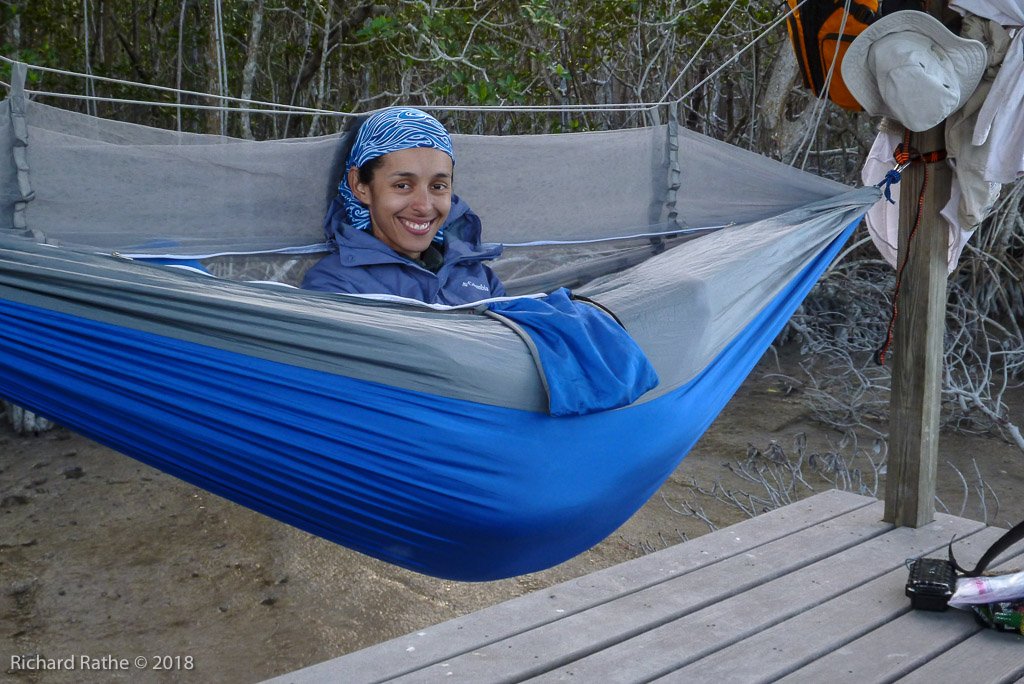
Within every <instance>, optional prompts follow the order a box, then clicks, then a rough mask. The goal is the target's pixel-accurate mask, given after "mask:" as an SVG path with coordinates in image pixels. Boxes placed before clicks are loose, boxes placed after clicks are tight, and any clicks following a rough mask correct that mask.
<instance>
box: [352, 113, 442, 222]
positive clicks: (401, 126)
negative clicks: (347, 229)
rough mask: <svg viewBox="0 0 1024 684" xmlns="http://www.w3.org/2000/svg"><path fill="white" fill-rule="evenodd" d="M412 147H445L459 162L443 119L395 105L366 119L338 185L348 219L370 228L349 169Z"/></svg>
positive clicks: (368, 216) (364, 208)
mask: <svg viewBox="0 0 1024 684" xmlns="http://www.w3.org/2000/svg"><path fill="white" fill-rule="evenodd" d="M412 147H432V148H434V149H437V150H441V151H442V152H446V153H447V154H448V156H449V157H451V158H452V164H455V153H454V152H452V139H451V137H450V136H449V135H448V131H446V130H445V129H444V126H442V125H441V122H440V121H438V120H437V119H435V118H434V117H432V116H430V115H429V114H427V113H426V112H422V111H420V110H418V109H412V108H409V107H393V108H391V109H385V110H383V111H380V112H377V113H376V114H374V115H372V116H371V117H370V118H368V119H367V120H366V121H364V122H363V125H362V126H361V127H360V128H359V132H358V133H357V134H356V139H355V142H354V143H353V144H352V151H351V152H350V153H349V155H348V161H347V162H346V164H345V173H344V174H343V175H342V177H341V184H340V185H338V194H339V195H340V196H341V198H342V199H343V200H344V202H345V211H346V212H347V213H348V222H349V224H350V225H351V226H352V227H353V228H357V229H359V230H368V229H369V228H370V212H369V210H368V209H367V208H366V205H364V204H363V203H362V202H360V201H359V200H358V199H356V196H355V195H354V194H352V188H351V187H350V186H349V184H348V170H349V169H350V168H352V167H353V166H362V165H363V164H365V163H366V162H368V161H370V160H371V159H376V158H377V157H381V156H383V155H385V154H387V153H389V152H396V151H398V150H407V149H409V148H412ZM434 240H435V241H436V242H441V241H442V240H443V236H442V234H441V231H440V230H439V231H437V235H435V236H434Z"/></svg>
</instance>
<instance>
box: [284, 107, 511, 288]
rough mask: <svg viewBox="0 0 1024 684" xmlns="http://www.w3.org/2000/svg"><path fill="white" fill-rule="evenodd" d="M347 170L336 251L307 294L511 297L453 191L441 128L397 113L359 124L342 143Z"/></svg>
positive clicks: (333, 236)
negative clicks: (488, 264)
mask: <svg viewBox="0 0 1024 684" xmlns="http://www.w3.org/2000/svg"><path fill="white" fill-rule="evenodd" d="M342 145H343V147H342V152H343V158H344V159H345V160H346V162H345V171H344V173H343V174H342V178H341V183H340V184H339V186H338V196H337V197H335V198H334V201H333V202H332V203H331V206H330V208H329V209H328V211H327V219H326V221H325V223H324V232H325V233H326V235H327V240H328V242H329V243H330V245H331V247H332V252H331V254H329V255H327V256H325V257H324V258H323V259H321V260H320V261H319V262H318V263H317V264H316V265H315V266H313V268H311V269H310V270H309V272H308V273H307V274H306V277H305V279H304V280H303V282H302V287H303V288H306V289H309V290H322V291H326V292H347V293H352V294H393V295H400V296H402V297H409V298H411V299H418V300H420V301H424V302H427V303H431V304H451V305H457V304H466V303H469V302H474V301H478V300H481V299H487V298H488V297H500V296H503V295H504V294H505V288H504V287H503V286H502V284H501V281H500V280H498V277H497V276H496V275H494V273H493V272H492V271H491V269H490V268H488V267H487V266H486V265H485V264H484V261H487V260H489V259H494V258H496V257H498V256H499V255H500V254H501V245H485V244H481V242H480V219H479V217H478V216H477V215H476V214H474V213H473V212H472V211H471V210H470V208H469V206H468V205H467V204H466V203H465V202H464V201H462V200H460V199H459V198H458V197H457V196H456V195H455V194H454V193H453V192H452V180H453V174H454V168H455V155H454V153H453V152H452V145H451V138H450V137H449V135H448V132H447V131H446V130H445V128H444V126H442V125H441V123H440V122H438V121H437V119H435V118H434V117H432V116H430V115H429V114H427V113H425V112H422V111H420V110H418V109H410V108H403V107H396V108H392V109H386V110H383V111H380V112H377V113H376V114H373V115H371V116H369V117H366V118H363V119H357V120H356V123H355V125H354V126H353V128H352V129H351V130H350V131H349V132H348V134H347V135H346V136H345V139H344V141H343V143H342Z"/></svg>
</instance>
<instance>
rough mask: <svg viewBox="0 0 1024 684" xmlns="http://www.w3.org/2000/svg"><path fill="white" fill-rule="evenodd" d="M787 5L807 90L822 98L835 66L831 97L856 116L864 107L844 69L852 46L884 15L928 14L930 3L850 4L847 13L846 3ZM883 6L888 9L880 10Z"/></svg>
mask: <svg viewBox="0 0 1024 684" xmlns="http://www.w3.org/2000/svg"><path fill="white" fill-rule="evenodd" d="M786 1H787V2H788V3H789V8H790V10H793V12H792V14H790V15H789V18H788V19H787V27H788V28H789V39H790V40H791V41H792V43H793V49H794V50H795V51H796V60H797V62H798V63H799V64H800V72H801V73H802V74H803V77H804V86H806V87H807V88H809V89H811V90H812V91H814V94H815V95H817V96H818V97H821V96H822V95H823V91H824V90H825V81H826V80H827V78H828V72H829V68H830V67H832V65H833V63H834V64H835V68H834V70H833V73H832V81H831V82H830V83H829V88H828V96H829V98H830V99H831V100H832V101H833V102H835V103H836V104H837V105H839V106H840V107H842V108H843V109H849V110H851V111H855V112H859V111H861V110H862V109H863V107H861V106H860V104H859V103H858V102H857V100H855V99H854V98H853V95H851V94H850V91H849V90H848V89H847V87H846V83H845V82H844V81H843V73H842V69H841V67H842V64H843V57H844V56H845V55H846V49H847V48H848V47H849V46H850V43H852V42H853V39H854V38H856V37H857V36H859V35H860V34H861V32H862V31H863V30H864V29H866V28H867V27H868V25H869V24H871V23H872V22H873V21H875V20H876V19H878V18H879V17H881V16H882V15H883V14H889V13H890V12H896V11H900V10H924V9H925V7H926V5H927V0H884V1H883V2H879V0H849V12H848V13H847V12H846V11H845V9H844V8H845V7H846V4H847V3H846V0H807V1H806V2H804V3H803V4H801V2H800V0H786ZM879 5H884V7H883V8H880V7H879ZM844 14H845V15H846V23H845V25H844V23H843V16H844ZM840 28H841V29H842V31H840ZM837 52H838V53H839V54H838V55H837V54H836V53H837Z"/></svg>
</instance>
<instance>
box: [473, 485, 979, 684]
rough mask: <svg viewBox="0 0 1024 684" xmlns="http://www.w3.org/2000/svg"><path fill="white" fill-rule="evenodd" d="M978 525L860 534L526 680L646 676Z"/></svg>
mask: <svg viewBox="0 0 1024 684" xmlns="http://www.w3.org/2000/svg"><path fill="white" fill-rule="evenodd" d="M881 507H882V504H881V502H879V503H878V505H877V508H876V507H872V509H870V510H871V512H872V513H873V514H874V515H876V516H878V517H880V516H881V513H882V508H881ZM848 524H849V523H848ZM862 524H864V523H862ZM982 529H984V525H983V524H982V523H978V522H974V521H970V520H965V519H963V518H955V517H953V516H948V515H940V516H937V518H936V521H935V522H933V523H931V524H930V525H927V526H925V527H923V528H921V529H910V528H905V527H904V528H898V529H894V530H890V531H888V532H886V533H885V534H883V535H881V536H875V535H863V536H862V537H861V538H860V539H859V540H858V543H857V544H855V545H849V546H847V547H846V548H845V549H844V550H842V551H841V552H837V553H830V554H828V555H827V556H826V557H824V558H823V559H821V558H819V559H818V560H817V561H816V562H813V564H809V565H807V566H806V567H800V568H798V569H793V570H792V571H788V572H786V573H784V574H782V575H781V576H778V577H777V578H775V577H766V578H765V580H766V581H765V582H763V583H760V584H759V585H757V586H754V587H752V588H750V589H747V590H744V591H742V592H737V594H736V595H734V596H730V597H728V598H725V599H723V600H720V601H715V602H714V603H712V604H710V605H707V606H706V607H704V608H702V609H700V610H698V611H696V612H693V613H691V614H688V615H685V616H682V617H680V618H679V619H675V620H673V621H672V622H670V623H667V624H664V625H662V626H660V627H657V628H655V629H651V630H649V631H646V632H644V633H642V634H639V635H638V636H635V637H633V638H631V639H628V640H623V641H622V642H621V643H618V644H614V645H611V646H608V647H605V648H603V649H602V650H600V651H599V652H596V653H594V654H593V655H591V656H589V657H586V658H583V659H580V660H578V661H576V662H573V663H571V664H569V665H567V666H565V667H560V668H559V669H557V670H554V671H552V672H549V673H547V674H546V675H543V676H540V677H538V678H536V679H535V680H531V681H535V682H538V683H540V682H545V683H550V682H569V681H572V682H581V681H582V682H590V681H600V682H602V684H617V683H626V682H645V681H650V680H651V679H653V678H656V677H659V676H664V675H666V674H669V673H671V672H673V671H674V670H677V669H679V668H681V667H683V666H685V665H687V664H689V663H692V662H695V661H697V660H698V659H700V658H703V657H706V656H707V655H709V654H711V653H714V652H716V651H718V650H720V649H722V648H725V647H727V646H729V645H731V644H734V643H738V642H740V641H741V640H743V639H745V638H748V637H751V636H754V635H756V634H757V633H758V632H761V631H763V630H766V629H769V628H771V627H772V626H773V625H776V624H779V623H780V622H782V621H783V620H786V619H788V618H791V617H794V616H796V615H798V614H800V613H801V612H803V611H806V610H810V609H812V608H813V607H814V606H817V605H819V604H820V603H823V602H825V601H828V600H830V599H833V598H835V597H836V596H840V595H842V594H843V593H845V592H848V591H849V590H850V589H851V588H852V587H857V586H860V585H862V584H865V583H867V582H870V581H872V580H874V579H876V578H878V577H880V576H881V575H883V574H886V573H888V572H890V571H892V570H894V569H896V568H902V567H903V564H904V562H905V560H906V559H907V557H908V556H911V557H913V556H918V555H922V554H927V553H931V552H933V551H935V550H937V549H940V548H942V547H943V546H944V545H945V544H947V543H948V542H949V539H950V537H951V536H952V535H953V534H954V533H955V534H956V535H957V536H960V535H964V534H971V533H974V532H978V531H980V530H982ZM835 532H836V533H841V534H845V535H851V536H852V535H854V534H857V532H856V527H855V526H853V525H850V526H849V527H845V528H842V529H841V531H840V530H836V531H835ZM786 541H787V542H789V544H788V553H789V554H792V555H799V554H800V553H805V554H806V553H809V551H808V549H807V548H805V545H804V542H803V540H801V539H800V538H799V537H798V535H793V536H792V537H791V538H790V539H789V540H786ZM904 572H905V571H904ZM897 597H898V595H897ZM617 603H619V602H617ZM481 681H482V680H481ZM677 681H693V680H682V679H680V680H677ZM803 681H822V679H820V678H811V679H804V680H803ZM860 681H868V680H865V679H861V680H860Z"/></svg>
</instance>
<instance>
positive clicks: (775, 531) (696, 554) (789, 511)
mask: <svg viewBox="0 0 1024 684" xmlns="http://www.w3.org/2000/svg"><path fill="white" fill-rule="evenodd" d="M869 505H874V499H870V498H868V497H863V496H858V495H855V494H850V493H848V492H840V491H835V490H833V491H828V492H824V493H822V494H819V495H817V496H814V497H811V498H809V499H805V500H803V501H800V502H797V503H795V504H791V505H789V506H786V507H784V508H781V509H778V510H776V511H772V512H771V513H768V514H765V515H762V516H758V517H756V518H753V519H751V520H747V521H744V522H741V523H738V524H736V525H733V526H731V527H729V528H727V529H726V530H723V531H721V532H718V533H715V534H711V535H706V536H704V537H700V538H698V539H695V540H693V541H692V542H687V543H684V544H678V545H676V546H673V547H671V548H669V549H666V550H664V551H660V552H658V553H655V554H651V555H648V556H644V557H642V558H638V559H635V560H632V561H629V562H627V563H623V564H621V565H618V566H615V567H612V568H607V569H605V570H601V571H599V572H596V573H592V574H590V575H587V576H585V577H581V578H578V579H575V580H570V581H568V582H564V583H562V584H560V585H557V586H555V587H551V588H549V589H546V590H542V591H539V592H534V593H532V594H528V595H526V596H522V597H519V598H517V599H513V600H511V601H507V602H505V603H502V604H499V605H496V606H492V607H490V608H486V609H484V610H481V611H477V612H476V613H472V614H469V615H464V616H462V617H459V618H455V619H453V620H449V621H447V622H443V623H441V624H438V625H434V626H431V627H428V628H426V629H423V630H420V631H418V632H415V633H413V634H409V635H406V636H403V637H399V638H397V639H392V640H391V641H387V642H384V643H383V644H378V645H377V646H373V647H370V648H367V649H363V650H362V651H358V652H356V653H352V654H349V655H346V656H342V657H340V658H335V659H333V660H329V661H326V662H324V663H320V664H318V665H314V666H311V667H308V668H305V669H302V670H298V671H296V672H292V673H288V674H285V675H282V676H280V677H277V678H274V679H272V680H270V682H272V683H273V684H288V683H294V684H318V683H321V682H338V681H344V682H346V683H351V684H358V683H363V682H365V683H368V682H381V681H386V680H389V679H392V678H395V677H398V676H401V675H403V674H406V673H409V672H412V671H415V670H417V669H420V668H425V667H428V666H431V665H434V664H437V663H443V662H446V661H447V660H448V659H451V658H454V657H456V656H459V655H460V654H466V653H471V652H473V651H475V650H477V649H480V648H483V647H486V646H488V645H489V644H494V643H496V642H498V641H500V640H503V639H508V638H510V637H514V636H516V635H518V634H522V633H524V632H527V631H528V630H533V629H535V628H537V627H540V626H542V625H546V624H549V623H552V622H555V621H558V620H562V619H565V618H567V617H570V616H573V615H578V614H580V613H581V612H582V611H586V610H588V609H590V608H593V607H595V606H600V605H602V604H605V603H608V602H610V601H613V600H616V599H618V598H621V597H623V596H628V595H630V594H633V593H636V592H639V591H643V590H645V589H648V588H651V587H654V586H657V585H659V584H661V583H664V582H666V581H668V580H671V579H673V578H675V577H677V576H679V575H682V574H685V573H692V572H695V571H697V570H700V569H701V568H705V567H708V566H711V565H714V564H718V563H721V562H723V561H725V560H727V559H730V558H735V557H738V556H739V555H740V554H744V553H747V552H749V551H751V550H753V549H756V548H758V547H761V546H764V545H766V544H770V543H772V542H774V541H776V540H779V539H783V538H785V537H787V536H789V535H792V534H795V533H798V532H800V531H802V530H806V529H808V528H810V527H812V526H816V525H819V524H821V523H822V522H824V521H829V520H834V519H836V518H837V517H840V516H845V515H847V514H849V513H851V512H853V511H857V510H859V509H863V508H865V507H867V506H869Z"/></svg>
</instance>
